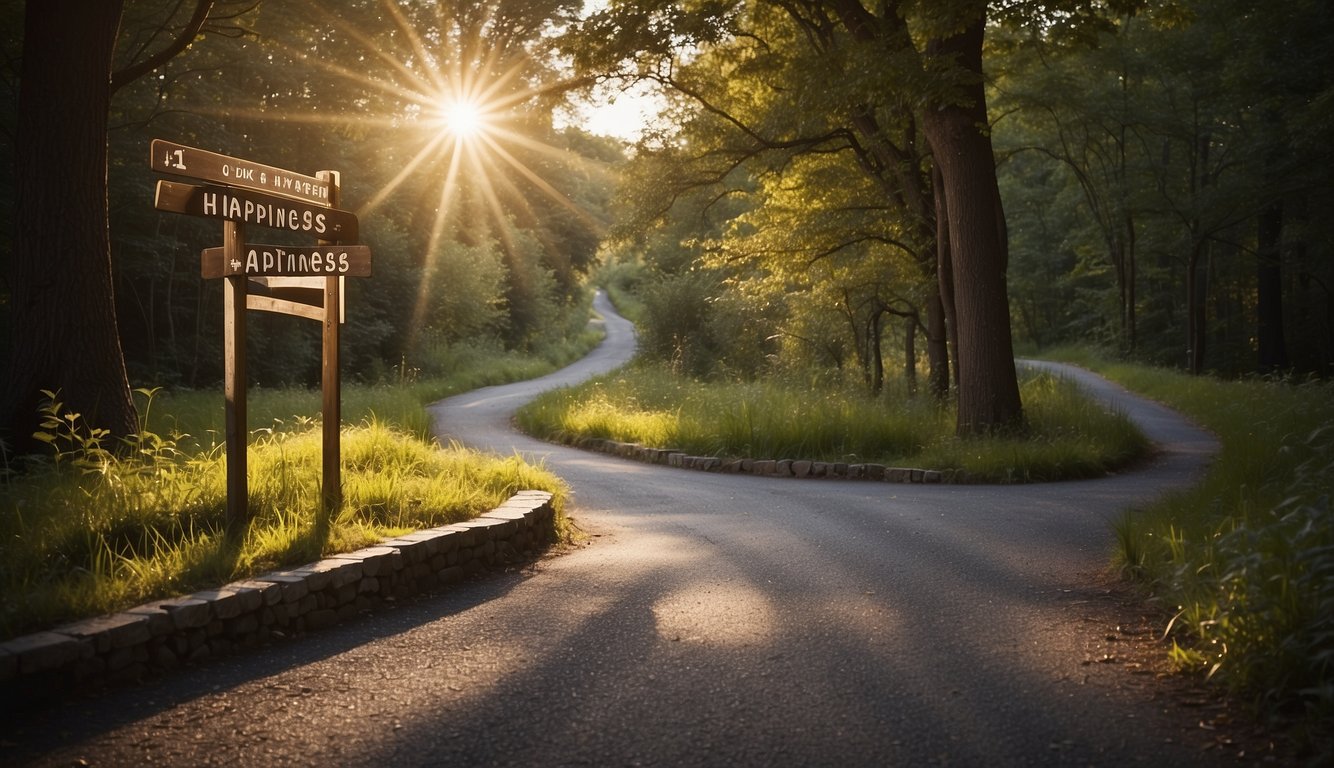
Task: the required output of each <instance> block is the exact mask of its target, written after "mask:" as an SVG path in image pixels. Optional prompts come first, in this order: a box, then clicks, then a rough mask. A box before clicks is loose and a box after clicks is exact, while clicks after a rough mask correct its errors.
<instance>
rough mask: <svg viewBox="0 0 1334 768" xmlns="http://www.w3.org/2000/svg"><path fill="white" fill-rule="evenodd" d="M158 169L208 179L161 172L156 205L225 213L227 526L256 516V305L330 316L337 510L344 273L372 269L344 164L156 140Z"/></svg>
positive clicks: (211, 274) (209, 273) (329, 451)
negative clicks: (251, 427)
mask: <svg viewBox="0 0 1334 768" xmlns="http://www.w3.org/2000/svg"><path fill="white" fill-rule="evenodd" d="M150 157H151V161H150V162H151V165H152V168H153V170H155V171H160V172H162V173H169V174H174V175H177V176H181V177H184V178H188V179H193V180H195V181H203V182H211V183H208V184H205V185H202V186H200V185H195V184H183V183H179V182H174V181H166V180H159V181H158V183H157V189H156V191H155V194H154V197H153V206H154V207H155V208H157V209H158V210H160V211H169V212H172V213H183V214H186V215H189V216H203V217H207V218H213V219H220V220H221V221H222V246H221V247H220V248H206V249H204V250H203V252H202V253H201V254H200V274H201V275H202V276H203V277H204V278H205V279H221V280H222V281H223V313H224V314H223V355H224V363H223V371H224V372H223V397H224V400H225V401H226V406H225V407H226V434H227V529H228V533H229V534H231V535H238V534H240V533H242V532H243V531H244V530H245V527H246V525H247V524H248V523H249V521H250V504H249V496H250V492H249V487H248V484H247V481H246V438H247V429H246V361H245V338H246V313H245V311H246V310H247V309H251V310H262V311H266V312H279V313H282V314H288V315H294V316H297V317H305V318H308V319H311V320H315V321H317V322H319V323H321V324H322V326H323V328H324V334H323V340H324V341H323V346H324V350H323V366H322V371H321V374H322V375H321V379H322V382H321V384H322V391H323V419H324V435H323V437H324V441H323V452H322V460H323V474H322V488H321V504H322V506H323V510H324V513H325V514H326V515H332V514H333V513H334V512H336V511H337V509H338V507H339V506H340V505H341V504H342V475H341V467H340V453H341V450H340V448H341V446H340V429H341V426H342V383H341V380H340V378H339V373H338V350H339V326H340V325H341V323H342V322H343V321H344V311H343V292H342V279H343V278H344V277H369V276H370V273H371V252H370V249H369V248H367V247H366V246H363V245H354V244H352V241H355V240H356V239H357V230H358V227H357V217H356V216H355V215H354V214H352V213H349V212H348V211H342V210H339V209H338V208H336V207H334V206H336V205H338V196H339V188H340V179H339V174H338V172H337V171H320V172H319V173H318V174H316V175H315V176H306V175H304V174H300V173H296V172H295V171H288V170H285V169H282V168H275V167H274V166H270V165H262V164H260V163H255V162H252V161H250V160H242V159H240V158H235V157H228V156H226V155H220V154H217V153H216V152H209V151H207V150H202V149H196V148H194V147H187V146H184V145H182V144H175V143H173V142H169V141H164V140H162V139H154V140H153V143H152V147H151V150H150ZM247 225H255V226H262V227H268V228H271V229H277V230H283V231H288V232H296V233H301V234H305V235H311V236H314V237H316V238H317V241H316V244H315V245H314V246H288V245H264V244H259V243H247V242H246V227H247Z"/></svg>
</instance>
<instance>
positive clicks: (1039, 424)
mask: <svg viewBox="0 0 1334 768" xmlns="http://www.w3.org/2000/svg"><path fill="white" fill-rule="evenodd" d="M1023 397H1024V402H1025V407H1026V410H1027V413H1028V415H1029V423H1030V430H1029V433H1028V434H1027V435H1026V436H1025V437H1023V438H1013V439H992V440H974V439H959V438H957V437H955V435H954V419H953V415H952V413H951V411H950V410H949V409H947V408H944V407H941V406H939V405H938V404H936V403H933V402H931V401H930V400H929V399H928V398H906V397H904V398H899V399H894V400H890V399H888V398H881V399H872V398H867V397H864V396H861V395H859V394H857V393H856V392H853V391H849V390H842V389H832V390H831V389H829V388H828V387H823V386H815V387H812V386H798V385H792V384H786V383H780V382H773V381H761V382H721V383H720V382H708V383H704V382H698V381H693V380H689V379H684V378H682V377H679V376H676V375H674V374H672V373H670V372H669V371H667V370H665V369H663V368H661V367H656V366H649V365H643V366H637V367H632V368H628V369H625V370H622V371H620V372H617V373H615V374H612V375H610V376H605V377H602V378H600V379H597V380H595V381H593V382H590V383H588V384H585V385H583V386H580V387H576V388H572V389H564V390H559V391H556V392H552V393H549V394H547V395H544V396H543V397H540V398H539V399H538V400H536V401H535V402H534V403H532V404H530V405H529V406H527V407H525V408H524V409H523V410H521V411H520V413H519V417H518V422H519V425H520V426H521V427H522V428H523V429H525V430H527V431H529V432H531V433H533V434H536V435H539V436H542V437H546V438H548V439H553V440H558V441H567V442H573V441H574V440H577V439H579V438H583V437H593V438H604V439H611V440H618V441H622V442H631V443H639V444H641V445H647V446H653V447H658V448H674V449H677V450H681V451H684V452H686V453H692V454H698V455H709V456H720V457H750V458H757V459H765V458H767V459H782V458H788V459H811V460H817V461H846V462H870V463H882V464H887V465H894V466H914V467H923V468H928V469H940V470H945V471H948V472H950V473H951V475H952V476H953V477H954V478H955V479H959V480H968V481H990V482H1025V481H1033V480H1048V479H1059V478H1071V477H1089V476H1095V475H1098V474H1102V473H1105V472H1107V471H1109V470H1112V469H1115V468H1117V467H1120V466H1124V465H1125V464H1127V463H1129V462H1131V461H1134V460H1135V459H1137V458H1139V457H1141V456H1143V455H1144V454H1145V452H1146V451H1147V448H1148V446H1147V443H1146V441H1145V439H1144V437H1143V436H1142V435H1141V434H1140V433H1139V432H1138V430H1136V429H1134V427H1133V426H1132V425H1130V423H1129V422H1128V421H1127V420H1126V419H1125V418H1124V417H1123V416H1121V415H1119V414H1115V413H1109V412H1108V411H1106V410H1105V409H1104V408H1102V407H1101V406H1098V405H1096V404H1094V403H1092V402H1091V401H1090V400H1089V399H1088V398H1086V397H1084V396H1083V395H1082V394H1080V392H1079V390H1078V387H1077V386H1076V385H1074V384H1072V383H1070V382H1066V381H1063V380H1060V379H1056V378H1053V377H1051V376H1047V375H1032V376H1027V377H1026V378H1025V380H1024V384H1023Z"/></svg>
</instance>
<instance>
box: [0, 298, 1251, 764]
mask: <svg viewBox="0 0 1334 768" xmlns="http://www.w3.org/2000/svg"><path fill="white" fill-rule="evenodd" d="M596 306H597V308H598V310H599V312H600V313H601V315H602V316H603V318H604V322H605V324H606V330H607V339H606V341H605V342H604V344H603V345H602V346H601V347H600V348H599V349H598V351H596V352H595V353H594V354H592V355H590V356H589V357H588V358H585V359H584V360H583V361H581V362H580V363H578V364H576V365H574V366H571V367H570V368H567V369H565V370H563V371H560V372H558V373H557V374H554V375H552V376H548V377H546V378H543V379H539V380H535V381H531V382H524V383H520V384H513V385H507V386H502V387H493V388H488V389H484V390H479V391H477V392H473V393H470V394H467V395H463V396H460V397H456V398H451V399H449V400H446V401H443V402H441V403H439V404H437V405H435V406H433V408H432V413H433V417H434V419H435V424H436V428H437V431H438V433H439V434H440V436H441V437H442V439H445V438H447V439H456V440H459V441H460V442H464V443H467V444H469V445H474V446H477V447H480V448H486V449H490V450H495V451H499V452H502V453H505V454H509V453H512V452H515V451H518V452H521V453H523V454H524V455H526V456H529V457H531V458H534V459H540V460H542V461H544V462H545V463H546V465H547V466H548V467H550V468H551V469H552V470H554V471H555V472H557V473H558V474H560V475H561V476H562V477H564V478H565V479H566V480H567V481H568V482H569V484H570V486H571V488H572V489H573V502H572V504H571V505H570V506H571V509H570V511H571V514H572V516H573V519H574V520H575V522H576V524H577V525H578V526H579V528H580V529H581V530H582V531H583V532H584V533H585V534H586V537H587V538H586V539H585V540H584V542H583V543H580V544H578V545H576V546H573V547H570V548H568V550H567V551H564V552H562V553H559V554H556V555H553V556H550V557H546V558H543V559H542V560H541V561H539V562H537V563H535V564H533V565H531V566H528V567H525V568H523V569H520V570H515V571H512V572H506V573H502V574H493V575H489V576H486V577H484V578H481V579H478V580H476V581H472V582H468V583H466V584H463V585H461V586H460V587H458V588H455V589H453V590H451V591H450V592H448V593H446V594H442V595H439V596H432V597H425V598H421V599H416V600H412V601H404V602H401V603H399V604H397V605H396V606H395V607H393V608H390V609H387V610H384V611H381V612H378V613H376V614H375V615H374V616H372V617H370V618H369V619H367V620H366V621H363V622H357V623H354V624H350V625H345V626H340V627H336V628H334V629H331V630H327V631H324V632H319V633H313V634H311V635H309V636H306V637H304V638H301V639H299V640H296V641H293V642H289V643H283V644H275V645H272V646H269V647H267V648H265V649H262V650H260V651H259V652H256V653H253V654H250V655H247V656H244V657H237V658H233V659H228V660H223V661H219V662H215V663H211V664H207V665H203V666H200V667H196V668H192V669H188V670H185V671H183V672H182V673H181V674H179V675H176V676H173V677H171V678H170V679H164V680H158V681H154V682H150V683H147V684H144V685H142V686H140V687H136V688H131V689H121V690H115V691H109V692H107V693H104V694H101V695H96V696H91V697H88V698H85V699H81V700H78V701H75V702H72V703H71V704H70V705H68V706H66V707H63V708H61V709H58V710H48V711H42V712H36V713H32V714H31V715H28V716H25V717H23V718H20V720H19V721H17V722H14V723H9V724H7V725H6V726H5V730H4V732H3V746H0V761H3V762H5V763H7V764H10V765H14V764H26V763H31V764H34V765H70V764H74V763H75V762H76V761H78V760H80V759H83V760H86V761H87V762H88V763H89V764H94V765H139V764H143V763H145V762H148V761H153V762H158V763H166V764H172V765H214V764H216V765H223V764H226V765H320V766H381V765H393V766H399V765H595V766H604V765H606V766H622V765H669V766H697V765H746V766H752V765H753V766H788V765H791V766H819V765H832V766H862V765H866V766H882V765H903V766H922V765H941V766H945V765H956V766H1024V765H1043V766H1045V765H1071V766H1076V765H1077V766H1085V765H1107V766H1122V765H1136V764H1142V765H1153V766H1171V765H1178V766H1193V765H1218V764H1233V763H1232V762H1224V761H1225V760H1227V761H1230V760H1232V759H1233V758H1232V756H1231V755H1229V754H1227V753H1221V752H1220V751H1219V750H1216V749H1208V748H1207V747H1208V746H1209V744H1208V743H1207V741H1208V739H1207V734H1203V733H1201V732H1200V729H1198V728H1196V727H1195V721H1196V720H1198V718H1195V717H1193V715H1192V713H1190V712H1183V711H1181V709H1180V708H1178V707H1175V706H1173V705H1172V704H1171V703H1170V702H1166V701H1164V699H1163V698H1162V697H1159V696H1157V695H1156V694H1155V685H1154V681H1153V680H1152V678H1151V677H1150V676H1146V675H1136V674H1135V672H1134V670H1132V669H1129V668H1127V665H1124V664H1117V663H1104V662H1115V661H1116V653H1117V646H1118V643H1119V642H1122V641H1123V640H1125V639H1128V637H1129V635H1127V636H1126V637H1121V636H1120V634H1119V633H1123V632H1125V633H1129V632H1131V631H1132V628H1129V627H1121V628H1118V627H1117V626H1116V625H1115V624H1114V623H1113V624H1108V623H1107V622H1114V621H1115V616H1116V615H1117V614H1116V612H1115V611H1111V610H1109V606H1108V602H1109V600H1108V598H1107V590H1106V586H1105V583H1106V579H1105V576H1104V575H1103V574H1104V571H1105V569H1106V565H1107V562H1108V556H1109V553H1110V548H1111V545H1112V538H1113V534H1112V529H1111V524H1112V522H1113V521H1115V520H1116V519H1117V518H1118V517H1119V516H1120V515H1121V514H1122V512H1123V511H1124V510H1125V509H1127V508H1129V507H1132V506H1134V505H1136V504H1142V503H1144V502H1147V501H1149V500H1151V499H1153V498H1155V497H1157V496H1159V495H1161V494H1163V493H1165V492H1167V491H1170V490H1172V489H1174V488H1180V487H1184V486H1186V485H1188V484H1189V483H1191V482H1192V481H1193V480H1194V479H1195V478H1196V477H1197V476H1198V474H1199V473H1200V472H1201V471H1202V470H1203V468H1204V467H1205V465H1206V464H1207V462H1208V461H1209V458H1210V456H1211V455H1212V453H1213V451H1214V450H1215V448H1216V446H1215V444H1214V441H1213V440H1212V438H1211V437H1210V436H1209V435H1207V434H1205V433H1204V432H1202V431H1201V430H1199V429H1197V428H1195V427H1192V426H1191V425H1189V424H1187V423H1185V422H1184V421H1183V420H1182V419H1180V418H1179V417H1177V416H1176V415H1174V414H1173V413H1172V412H1170V411H1168V410H1166V409H1164V408H1162V407H1160V406H1157V405H1155V404H1152V403H1149V402H1146V401H1144V400H1141V399H1138V398H1135V397H1133V396H1131V395H1129V394H1128V393H1126V392H1124V391H1123V390H1121V389H1119V388H1117V387H1115V386H1114V385H1111V384H1108V383H1107V382H1105V381H1103V380H1102V379H1099V378H1097V377H1094V376H1092V375H1091V374H1087V373H1084V372H1081V371H1078V370H1075V369H1066V370H1065V371H1064V372H1065V373H1066V374H1067V375H1070V376H1073V377H1076V378H1078V380H1080V381H1081V382H1082V383H1083V384H1084V385H1085V386H1086V387H1088V388H1089V389H1090V391H1092V392H1094V393H1095V394H1096V395H1097V396H1098V397H1102V398H1106V399H1108V400H1109V401H1111V402H1112V403H1114V404H1115V407H1117V408H1120V409H1121V410H1123V411H1124V412H1126V413H1127V414H1129V415H1130V416H1131V417H1132V418H1134V419H1135V420H1136V421H1137V422H1139V423H1140V424H1141V426H1142V428H1143V429H1144V430H1145V431H1146V432H1147V434H1148V435H1149V436H1150V438H1152V439H1153V440H1154V441H1155V442H1156V443H1157V444H1158V446H1159V449H1160V450H1159V452H1158V453H1157V455H1156V458H1155V459H1154V461H1152V462H1151V463H1150V464H1148V465H1146V466H1144V467H1141V468H1139V469H1137V470H1135V471H1133V472H1128V473H1125V474H1121V475H1117V476H1111V477H1106V478H1102V479H1098V480H1091V481H1081V482H1066V483H1050V484H1042V485H1025V486H1007V487H994V486H949V485H896V484H886V483H872V482H860V481H835V480H795V479H776V478H762V477H751V476H744V475H721V474H713V473H703V472H691V471H686V470H677V469H670V468H667V467H662V466H656V465H645V464H637V463H633V462H629V461H626V460H622V459H617V458H612V457H608V456H603V455H599V454H590V453H586V452H581V451H578V450H574V449H569V448H564V447H559V446H552V445H550V444H546V443H541V442H538V441H535V440H532V439H529V438H526V437H524V436H522V435H519V434H517V433H515V432H514V431H513V430H512V429H511V427H510V416H511V414H512V412H513V410H514V409H515V408H516V407H517V406H519V405H520V404H522V403H523V402H526V401H527V399H529V398H530V397H532V396H533V395H534V394H535V393H537V392H538V391H541V390H543V389H546V388H549V387H552V386H560V385H564V384H568V383H573V382H575V381H578V380H581V379H583V378H585V377H587V376H589V375H593V374H595V373H599V372H603V371H608V370H612V369H615V368H616V367H618V366H619V365H621V364H622V363H623V362H624V361H626V360H628V359H629V357H630V356H631V355H632V354H633V350H634V334H633V330H632V329H631V327H630V326H629V324H628V323H627V322H626V321H624V320H623V319H621V318H620V317H619V316H617V315H616V314H615V313H614V312H613V311H612V310H611V308H610V306H609V304H608V303H607V302H606V300H605V298H603V297H602V296H599V298H598V301H597V305H596Z"/></svg>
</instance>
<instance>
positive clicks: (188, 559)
mask: <svg viewBox="0 0 1334 768" xmlns="http://www.w3.org/2000/svg"><path fill="white" fill-rule="evenodd" d="M76 426H77V425H76ZM147 434H149V433H142V434H141V436H140V439H141V440H142V439H143V436H144V435H147ZM151 442H153V443H154V444H155V445H156V449H155V450H154V452H153V453H151V454H146V455H135V454H133V453H130V454H124V453H122V454H120V455H112V454H110V453H107V452H104V451H102V450H101V449H100V448H101V446H99V445H92V444H88V443H87V442H86V441H85V443H84V444H83V445H77V446H74V445H70V446H62V448H63V450H64V456H63V458H62V461H61V462H60V463H59V464H57V463H55V462H52V463H50V464H49V465H47V466H45V467H41V468H37V469H34V470H32V471H29V472H28V473H26V474H25V475H23V476H21V477H14V478H10V479H9V480H8V481H7V482H6V484H5V486H4V493H3V496H2V497H0V504H3V509H0V536H3V541H2V542H0V588H2V589H3V595H4V602H3V612H2V613H0V636H10V635H13V634H18V633H22V632H25V631H31V630H34V629H37V628H41V627H44V626H49V625H51V624H54V623H56V622H59V621H62V620H66V619H71V618H75V617H79V616H85V615H91V614H97V613H103V612H107V611H111V610H115V609H117V608H122V607H125V606H128V605H133V604H136V603H138V602H142V601H145V600H149V599H153V598H160V597H165V596H169V595H174V594H181V593H185V592H189V591H192V590H196V589H200V588H205V587H208V586H216V585H218V584H220V583H223V582H225V581H227V580H232V579H237V578H242V577H244V576H247V575H251V574H255V573H259V572H262V571H264V570H267V569H272V568H275V567H278V566H281V565H291V564H298V563H304V562H309V561H310V560H313V559H317V558H318V557H320V556H321V555H327V554H330V553H333V552H340V551H348V550H351V549H356V548H359V547H362V546H366V545H369V544H373V543H375V542H377V541H379V540H381V539H382V538H384V537H387V536H393V535H397V534H400V533H403V532H405V531H407V530H413V529H420V528H425V527H431V526H436V525H441V524H445V523H449V522H455V521H459V520H464V519H469V518H472V517H475V516H476V515H478V514H479V513H481V512H484V511H486V510H488V509H491V508H494V507H496V506H498V505H499V504H501V503H502V502H503V501H504V500H505V499H507V498H509V497H510V496H511V495H513V493H514V492H516V491H519V490H523V489H539V490H547V491H550V492H552V493H553V494H555V497H556V501H557V504H558V506H559V505H560V504H562V503H563V499H564V496H565V488H564V485H563V484H562V483H561V481H560V480H559V479H558V478H556V477H555V476H554V475H552V474H551V473H550V472H548V471H546V470H544V469H542V468H540V467H535V466H532V465H529V464H526V463H525V462H523V461H522V460H521V459H519V458H518V457H508V458H506V457H494V456H487V455H483V454H479V453H476V452H473V451H469V450H466V449H463V448H460V447H458V446H450V447H448V448H445V449H441V448H439V447H438V446H436V445H434V444H432V443H428V442H426V441H423V440H420V439H418V438H416V437H414V436H412V435H410V434H407V433H405V432H403V431H402V430H399V429H396V428H393V427H391V426H388V425H386V424H384V423H381V422H376V421H368V422H364V423H362V424H361V425H359V426H356V427H350V428H345V429H344V431H343V493H344V505H343V508H342V511H341V512H340V513H339V514H338V515H337V516H336V517H335V518H334V519H333V520H331V521H328V522H327V524H326V523H321V522H320V521H319V515H318V510H319V505H320V494H319V489H320V478H321V458H320V456H321V435H320V430H319V429H318V428H307V429H304V430H297V431H290V432H272V433H267V434H262V435H260V436H259V437H258V438H257V439H256V440H254V441H253V442H252V444H251V445H250V447H249V449H248V458H249V464H250V473H249V476H250V482H249V485H250V509H251V514H252V516H253V520H252V522H251V525H250V527H249V530H248V532H247V535H246V536H245V539H244V541H243V543H242V544H241V545H240V546H239V547H237V546H234V545H232V544H229V542H228V541H227V540H226V538H225V536H224V535H223V530H224V522H225V513H226V490H225V467H224V462H223V459H222V455H221V454H222V452H221V450H219V449H217V448H215V449H213V450H209V451H205V452H203V453H200V454H195V455H189V454H184V453H180V452H177V451H176V450H175V447H174V446H173V445H172V441H171V440H170V439H169V438H158V437H157V436H153V438H152V439H151ZM102 445H106V443H105V441H103V443H102Z"/></svg>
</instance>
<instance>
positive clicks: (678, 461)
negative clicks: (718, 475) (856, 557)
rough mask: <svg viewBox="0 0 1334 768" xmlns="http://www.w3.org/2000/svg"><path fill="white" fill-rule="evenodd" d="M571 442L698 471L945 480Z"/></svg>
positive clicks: (929, 472) (890, 470)
mask: <svg viewBox="0 0 1334 768" xmlns="http://www.w3.org/2000/svg"><path fill="white" fill-rule="evenodd" d="M572 445H573V446H574V447H576V448H580V449H583V450H587V451H597V452H599V453H606V454H610V455H612V456H619V457H621V458H626V459H634V460H636V461H644V462H648V463H650V464H666V465H667V466H669V467H677V468H680V469H694V470H699V471H702V472H723V473H726V474H746V475H763V476H766V477H827V478H833V479H837V480H875V481H880V482H887V483H941V482H944V481H945V473H943V472H941V471H940V470H935V469H908V468H904V467H887V466H885V465H884V464H851V463H847V462H833V461H808V460H805V459H721V458H719V457H717V456H691V455H689V454H686V453H684V452H682V451H678V450H674V449H672V448H649V447H647V446H643V445H639V444H638V443H622V442H618V441H616V440H603V439H601V438H595V437H584V438H579V439H577V440H575V441H573V443H572Z"/></svg>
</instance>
